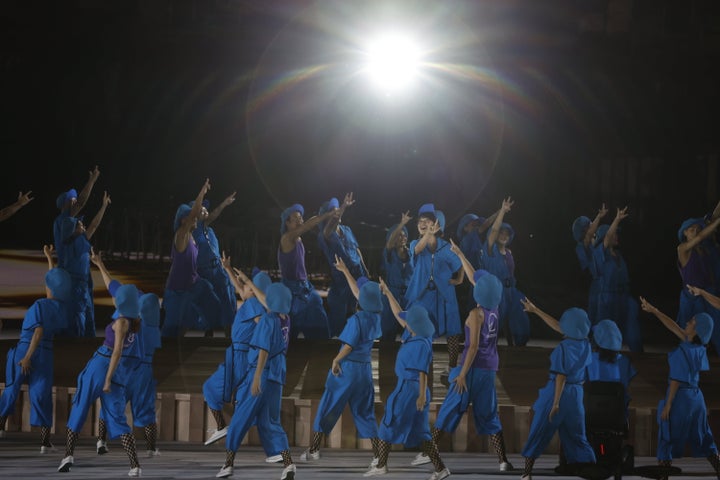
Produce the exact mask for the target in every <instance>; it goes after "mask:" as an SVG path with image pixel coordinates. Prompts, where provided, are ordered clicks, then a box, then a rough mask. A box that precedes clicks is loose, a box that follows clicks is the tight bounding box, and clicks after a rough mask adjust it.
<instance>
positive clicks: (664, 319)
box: [640, 297, 685, 340]
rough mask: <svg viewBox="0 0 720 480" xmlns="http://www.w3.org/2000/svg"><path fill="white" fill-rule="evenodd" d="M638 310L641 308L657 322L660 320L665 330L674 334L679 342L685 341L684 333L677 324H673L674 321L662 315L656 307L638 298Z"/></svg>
mask: <svg viewBox="0 0 720 480" xmlns="http://www.w3.org/2000/svg"><path fill="white" fill-rule="evenodd" d="M640 308H642V309H643V310H644V311H646V312H648V313H652V314H653V315H655V316H656V317H657V318H658V320H660V322H662V324H663V325H665V328H667V329H668V330H670V331H671V332H672V333H674V334H675V335H676V336H677V337H678V338H679V339H680V340H685V331H684V330H683V329H682V328H680V326H679V325H678V324H677V323H675V320H673V319H672V318H670V317H668V316H667V315H665V314H664V313H662V312H661V311H660V310H658V309H657V307H655V306H654V305H651V304H650V302H648V301H647V300H645V299H644V298H643V297H640Z"/></svg>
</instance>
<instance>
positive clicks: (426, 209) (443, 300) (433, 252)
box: [388, 203, 465, 368]
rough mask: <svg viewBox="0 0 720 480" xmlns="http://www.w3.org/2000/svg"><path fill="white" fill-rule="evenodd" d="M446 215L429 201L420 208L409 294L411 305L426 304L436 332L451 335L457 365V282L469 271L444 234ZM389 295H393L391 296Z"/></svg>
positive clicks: (450, 347) (459, 335)
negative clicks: (464, 270) (452, 249)
mask: <svg viewBox="0 0 720 480" xmlns="http://www.w3.org/2000/svg"><path fill="white" fill-rule="evenodd" d="M444 219H445V215H441V212H440V211H439V210H435V205H433V204H432V203H426V204H424V205H422V206H421V207H420V209H419V210H418V224H417V228H418V234H419V238H418V239H417V240H413V241H412V242H410V258H411V259H412V263H413V274H412V277H411V278H410V284H409V285H408V289H407V293H406V298H407V302H408V306H409V307H411V306H414V305H422V306H423V307H424V308H425V310H427V312H428V315H429V316H430V321H432V322H433V326H434V327H435V336H437V337H444V336H446V337H447V348H448V366H449V368H453V367H455V366H456V365H457V359H458V355H460V341H461V339H462V328H461V327H460V311H459V309H458V303H457V297H456V296H455V286H456V285H459V284H461V283H462V281H463V279H464V277H465V274H464V273H463V269H462V262H460V259H459V258H458V256H457V255H455V254H454V253H453V252H452V251H451V250H450V244H449V243H448V242H447V241H445V240H444V239H443V238H442V234H443V230H444V229H445V220H444ZM388 298H389V297H388Z"/></svg>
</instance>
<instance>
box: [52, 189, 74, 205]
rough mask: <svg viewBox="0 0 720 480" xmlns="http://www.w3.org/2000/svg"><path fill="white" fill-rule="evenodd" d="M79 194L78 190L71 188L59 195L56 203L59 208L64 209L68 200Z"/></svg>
mask: <svg viewBox="0 0 720 480" xmlns="http://www.w3.org/2000/svg"><path fill="white" fill-rule="evenodd" d="M77 196H78V194H77V191H76V190H75V189H74V188H71V189H70V190H68V191H67V192H63V193H61V194H60V195H58V196H57V199H56V200H55V205H56V206H57V208H58V210H62V209H63V207H64V206H65V204H66V203H67V201H68V200H70V199H71V198H77Z"/></svg>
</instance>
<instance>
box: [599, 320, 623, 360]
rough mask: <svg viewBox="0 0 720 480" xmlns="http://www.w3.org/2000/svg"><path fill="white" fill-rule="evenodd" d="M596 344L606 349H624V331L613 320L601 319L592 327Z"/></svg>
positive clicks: (617, 350) (616, 350)
mask: <svg viewBox="0 0 720 480" xmlns="http://www.w3.org/2000/svg"><path fill="white" fill-rule="evenodd" d="M592 331H593V339H594V340H595V344H596V345H597V346H598V347H600V348H604V349H605V350H612V351H613V352H619V351H620V350H621V349H622V333H620V329H619V328H618V326H617V324H615V322H613V321H612V320H608V319H605V320H600V321H599V322H598V323H597V325H595V326H594V327H593V329H592Z"/></svg>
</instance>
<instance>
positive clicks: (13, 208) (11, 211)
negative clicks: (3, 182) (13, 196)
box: [0, 191, 34, 222]
mask: <svg viewBox="0 0 720 480" xmlns="http://www.w3.org/2000/svg"><path fill="white" fill-rule="evenodd" d="M30 195H32V191H29V192H27V193H22V192H18V198H17V201H16V202H15V203H13V204H10V205H8V206H7V207H5V208H3V209H2V210H0V222H2V221H4V220H7V219H8V218H10V217H12V216H13V215H15V214H16V213H17V211H18V210H20V209H21V208H22V207H24V206H25V205H27V204H28V203H30V202H31V201H33V200H34V198H32V197H31V196H30Z"/></svg>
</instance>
